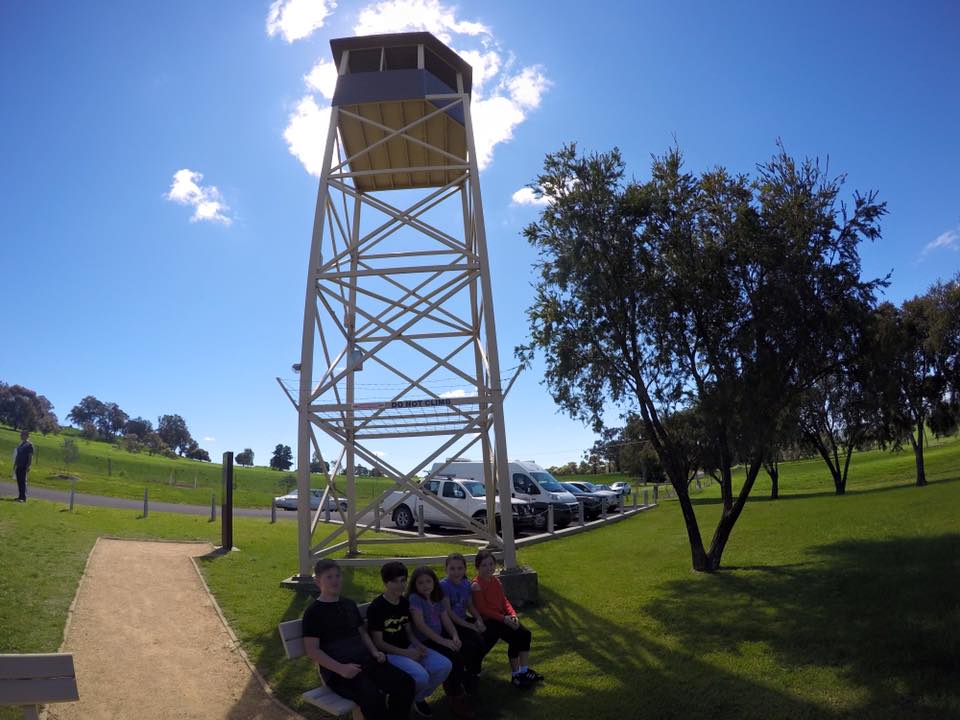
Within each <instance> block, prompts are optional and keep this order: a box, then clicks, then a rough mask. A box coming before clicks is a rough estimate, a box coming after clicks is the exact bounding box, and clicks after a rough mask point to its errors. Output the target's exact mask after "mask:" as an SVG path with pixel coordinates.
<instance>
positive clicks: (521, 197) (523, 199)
mask: <svg viewBox="0 0 960 720" xmlns="http://www.w3.org/2000/svg"><path fill="white" fill-rule="evenodd" d="M511 199H512V200H513V204H514V205H531V206H534V207H535V206H538V205H549V204H550V200H549V199H548V198H547V197H545V196H544V195H541V196H540V197H537V194H536V193H535V192H534V191H533V188H529V187H522V188H520V189H519V190H517V191H516V192H515V193H514V194H513V197H512V198H511Z"/></svg>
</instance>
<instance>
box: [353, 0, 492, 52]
mask: <svg viewBox="0 0 960 720" xmlns="http://www.w3.org/2000/svg"><path fill="white" fill-rule="evenodd" d="M414 30H426V31H428V32H431V33H433V34H434V35H436V36H437V37H438V38H439V39H440V40H441V41H442V42H444V43H446V44H448V45H449V44H450V41H451V36H450V33H456V34H457V35H489V34H490V30H489V29H488V28H487V26H486V25H484V24H483V23H479V22H471V21H469V20H458V19H457V17H456V15H455V14H454V9H453V8H450V7H445V6H444V5H441V4H440V2H439V0H386V1H385V2H379V3H376V4H374V5H368V6H367V7H365V8H364V9H363V10H361V11H360V15H359V17H358V18H357V24H356V25H354V26H353V32H354V34H355V35H379V34H381V33H397V32H411V31H414Z"/></svg>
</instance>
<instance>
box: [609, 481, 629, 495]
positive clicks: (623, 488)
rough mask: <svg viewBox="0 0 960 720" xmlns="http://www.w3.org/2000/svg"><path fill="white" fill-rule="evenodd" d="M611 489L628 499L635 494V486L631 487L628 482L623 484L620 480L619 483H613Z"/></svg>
mask: <svg viewBox="0 0 960 720" xmlns="http://www.w3.org/2000/svg"><path fill="white" fill-rule="evenodd" d="M610 489H611V490H613V491H614V492H618V493H620V495H622V496H624V497H626V496H627V495H630V494H631V493H632V492H633V485H631V484H630V483H628V482H623V481H622V480H618V481H617V482H615V483H612V484H611V485H610Z"/></svg>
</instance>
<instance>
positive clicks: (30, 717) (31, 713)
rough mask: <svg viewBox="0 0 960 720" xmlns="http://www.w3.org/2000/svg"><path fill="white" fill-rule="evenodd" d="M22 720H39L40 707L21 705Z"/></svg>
mask: <svg viewBox="0 0 960 720" xmlns="http://www.w3.org/2000/svg"><path fill="white" fill-rule="evenodd" d="M22 707H23V717H24V720H40V707H39V706H38V705H23V706H22Z"/></svg>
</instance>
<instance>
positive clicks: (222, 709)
mask: <svg viewBox="0 0 960 720" xmlns="http://www.w3.org/2000/svg"><path fill="white" fill-rule="evenodd" d="M211 550H212V547H211V546H210V545H208V544H206V543H166V542H141V541H130V540H107V539H100V540H98V541H97V543H96V545H95V546H94V548H93V551H92V552H91V554H90V559H89V561H88V564H87V569H86V572H85V573H84V575H83V578H82V579H81V581H80V586H79V588H78V590H77V597H76V599H75V601H74V606H73V607H72V608H71V614H70V616H69V618H68V620H67V630H66V637H65V640H64V645H63V648H62V651H63V652H72V653H73V655H74V662H75V665H76V671H77V685H78V687H79V690H80V701H79V702H76V703H63V704H56V705H50V706H49V712H48V716H47V717H48V718H49V720H81V719H82V720H100V719H101V718H104V719H106V718H109V719H111V720H113V719H116V720H128V719H129V718H136V719H137V720H187V719H190V720H193V719H194V718H196V719H197V720H200V719H201V718H202V719H204V720H239V719H240V718H249V719H250V720H293V719H295V718H301V716H300V715H297V714H295V713H293V712H292V711H290V710H289V709H287V708H285V707H284V706H282V705H281V704H280V703H279V702H277V701H276V700H274V699H273V698H272V697H271V696H270V695H268V694H267V693H266V692H265V691H264V689H263V687H262V685H261V683H260V681H259V680H258V678H257V677H256V676H255V675H254V674H253V672H252V671H251V669H250V667H249V665H248V664H247V662H246V660H245V658H244V656H243V655H242V653H241V652H240V651H239V648H238V646H237V642H236V639H235V638H234V636H233V634H232V632H230V631H229V630H228V629H227V627H226V626H225V625H224V623H223V621H222V620H221V619H220V615H219V613H218V610H217V608H216V605H215V603H214V601H213V598H212V597H211V596H210V595H209V593H208V592H207V590H206V588H205V586H204V584H203V582H202V581H201V579H200V576H199V574H198V573H197V570H196V568H195V566H194V564H193V562H192V560H191V558H193V557H196V556H199V555H203V554H206V553H208V552H210V551H211ZM301 720H302V718H301Z"/></svg>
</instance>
